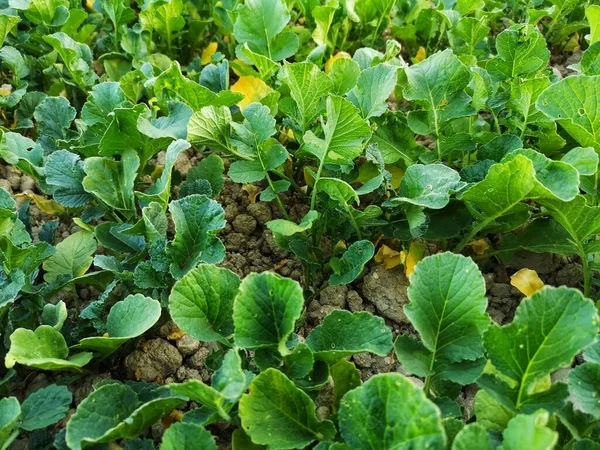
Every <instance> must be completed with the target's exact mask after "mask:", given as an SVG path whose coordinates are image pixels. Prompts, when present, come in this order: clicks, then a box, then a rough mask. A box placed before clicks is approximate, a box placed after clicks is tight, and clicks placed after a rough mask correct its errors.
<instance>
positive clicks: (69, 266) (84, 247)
mask: <svg viewBox="0 0 600 450" xmlns="http://www.w3.org/2000/svg"><path fill="white" fill-rule="evenodd" d="M96 247H97V244H96V240H95V239H94V233H91V232H89V231H78V232H77V233H74V234H72V235H71V236H69V237H68V238H66V239H65V240H64V241H61V242H59V243H58V244H57V245H56V253H54V255H52V256H51V257H50V258H48V259H47V260H46V261H44V264H43V268H44V270H45V271H46V273H45V274H44V280H46V281H47V282H49V283H50V282H52V281H56V280H57V279H58V278H59V277H63V276H68V277H69V278H70V279H72V278H77V277H80V276H81V275H83V274H84V273H86V272H87V270H88V269H89V268H90V266H91V265H92V261H93V254H94V253H95V252H96Z"/></svg>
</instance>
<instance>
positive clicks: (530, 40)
mask: <svg viewBox="0 0 600 450" xmlns="http://www.w3.org/2000/svg"><path fill="white" fill-rule="evenodd" d="M496 49H497V51H498V56H496V57H495V58H492V59H491V60H490V61H489V62H488V63H487V65H486V69H487V70H488V72H490V74H491V75H492V76H494V77H496V78H498V79H500V80H504V79H507V78H515V77H523V76H527V75H531V74H533V73H536V72H538V71H540V70H541V69H543V68H544V67H546V65H547V64H548V60H549V59H550V52H549V51H548V49H547V48H546V40H545V39H544V37H543V36H542V34H541V33H540V32H539V31H538V30H537V28H536V27H534V26H533V25H525V24H519V25H513V26H512V27H510V28H507V29H506V30H504V31H503V32H502V33H500V34H499V35H498V37H497V39H496Z"/></svg>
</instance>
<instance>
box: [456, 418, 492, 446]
mask: <svg viewBox="0 0 600 450" xmlns="http://www.w3.org/2000/svg"><path fill="white" fill-rule="evenodd" d="M491 448H492V443H491V442H490V437H489V435H488V432H487V430H486V429H485V428H484V427H483V426H481V425H479V424H478V423H470V424H468V425H466V426H465V427H464V428H463V429H462V430H460V431H459V432H458V434H457V435H456V437H455V438H454V442H452V450H471V449H477V450H490V449H491Z"/></svg>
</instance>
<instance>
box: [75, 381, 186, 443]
mask: <svg viewBox="0 0 600 450" xmlns="http://www.w3.org/2000/svg"><path fill="white" fill-rule="evenodd" d="M184 403H185V400H184V399H183V398H181V397H176V396H174V395H172V394H170V392H169V391H168V390H166V388H161V387H159V388H156V389H155V390H154V392H148V393H144V400H142V399H140V398H139V397H138V394H137V393H136V392H135V391H134V390H133V389H132V388H131V387H129V386H126V385H123V384H120V383H109V384H105V385H103V386H101V387H99V388H98V389H96V390H95V391H94V392H92V393H91V394H90V395H89V396H88V397H87V398H85V399H84V400H83V401H82V402H81V403H80V404H79V406H78V407H77V410H76V411H75V414H73V415H72V416H71V419H70V420H69V422H68V423H67V434H66V443H67V445H68V446H69V448H71V449H73V450H81V449H82V448H83V447H86V446H90V445H92V444H99V443H108V442H112V441H116V440H117V439H123V438H135V437H137V436H138V435H139V434H141V433H142V432H143V431H145V430H146V429H147V428H149V427H150V426H151V425H152V424H153V423H155V422H157V421H158V420H159V419H160V418H161V417H163V416H165V415H166V414H168V413H169V412H171V411H172V410H173V409H175V408H178V407H179V406H181V405H183V404H184Z"/></svg>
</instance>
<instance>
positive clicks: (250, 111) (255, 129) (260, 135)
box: [231, 102, 276, 158]
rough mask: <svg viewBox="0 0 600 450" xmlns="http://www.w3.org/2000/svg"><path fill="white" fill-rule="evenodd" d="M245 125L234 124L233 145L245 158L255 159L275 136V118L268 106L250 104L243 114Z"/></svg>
mask: <svg viewBox="0 0 600 450" xmlns="http://www.w3.org/2000/svg"><path fill="white" fill-rule="evenodd" d="M242 115H243V116H244V123H243V124H239V123H236V122H232V123H231V126H232V127H233V131H234V136H233V138H232V144H233V145H235V147H236V148H237V151H238V152H239V153H241V154H242V155H244V156H248V157H252V158H255V157H256V156H257V153H258V150H259V146H260V145H261V144H262V143H263V142H265V141H266V140H267V139H268V138H269V137H271V136H272V135H274V134H275V131H276V128H275V123H276V122H275V118H274V117H273V116H272V115H271V110H270V109H269V107H268V106H265V105H262V104H260V103H258V102H254V103H250V104H249V105H248V106H246V108H244V111H243V112H242Z"/></svg>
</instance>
